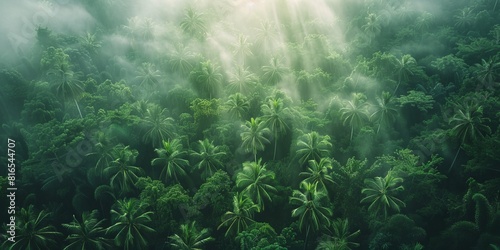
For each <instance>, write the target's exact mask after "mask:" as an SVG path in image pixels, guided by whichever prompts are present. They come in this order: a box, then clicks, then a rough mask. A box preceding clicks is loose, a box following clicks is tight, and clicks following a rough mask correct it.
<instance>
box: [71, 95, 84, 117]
mask: <svg viewBox="0 0 500 250" xmlns="http://www.w3.org/2000/svg"><path fill="white" fill-rule="evenodd" d="M73 100H74V101H75V104H76V108H77V109H78V113H79V114H80V118H82V119H83V116H82V111H80V105H78V102H77V101H76V99H75V98H73Z"/></svg>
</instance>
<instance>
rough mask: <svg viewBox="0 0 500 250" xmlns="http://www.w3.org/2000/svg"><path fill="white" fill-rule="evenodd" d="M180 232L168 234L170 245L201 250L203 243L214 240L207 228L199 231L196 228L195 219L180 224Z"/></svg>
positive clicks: (181, 248)
mask: <svg viewBox="0 0 500 250" xmlns="http://www.w3.org/2000/svg"><path fill="white" fill-rule="evenodd" d="M180 229H181V233H180V234H174V235H172V236H169V237H168V239H169V240H170V246H171V247H172V248H173V249H178V250H201V249H203V248H202V247H203V245H205V244H206V243H207V242H209V241H212V240H214V238H212V237H210V236H209V233H208V229H206V228H203V229H202V230H201V231H199V230H198V229H197V228H196V221H193V222H191V223H187V224H182V225H181V227H180Z"/></svg>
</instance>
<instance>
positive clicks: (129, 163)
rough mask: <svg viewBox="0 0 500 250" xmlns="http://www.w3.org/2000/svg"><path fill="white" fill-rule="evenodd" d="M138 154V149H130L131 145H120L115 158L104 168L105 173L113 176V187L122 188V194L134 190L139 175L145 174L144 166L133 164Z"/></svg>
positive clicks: (110, 181) (110, 184) (111, 184)
mask: <svg viewBox="0 0 500 250" xmlns="http://www.w3.org/2000/svg"><path fill="white" fill-rule="evenodd" d="M137 155H139V153H138V152H137V150H135V149H130V148H129V146H126V147H120V148H119V149H118V151H116V155H115V157H116V158H115V160H113V161H112V162H111V163H110V165H109V166H107V167H106V168H105V169H104V174H105V175H107V176H109V177H111V178H110V179H109V186H110V187H111V188H113V189H114V190H120V192H121V193H122V194H123V193H127V192H129V191H131V190H132V188H133V187H134V185H135V183H136V182H137V180H138V179H139V177H140V176H141V175H143V174H144V171H143V170H142V168H139V167H136V166H133V164H134V163H135V159H136V157H137Z"/></svg>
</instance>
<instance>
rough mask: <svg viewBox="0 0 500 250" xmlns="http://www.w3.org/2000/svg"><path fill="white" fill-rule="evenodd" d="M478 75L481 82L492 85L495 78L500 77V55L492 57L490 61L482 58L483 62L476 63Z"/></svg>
mask: <svg viewBox="0 0 500 250" xmlns="http://www.w3.org/2000/svg"><path fill="white" fill-rule="evenodd" d="M475 69H476V72H475V74H476V77H477V79H478V80H479V81H481V83H483V84H488V87H492V86H493V83H494V82H495V80H496V79H497V78H498V77H500V73H499V72H500V61H499V60H498V57H493V58H490V59H489V60H488V61H486V60H484V59H481V64H479V63H476V65H475Z"/></svg>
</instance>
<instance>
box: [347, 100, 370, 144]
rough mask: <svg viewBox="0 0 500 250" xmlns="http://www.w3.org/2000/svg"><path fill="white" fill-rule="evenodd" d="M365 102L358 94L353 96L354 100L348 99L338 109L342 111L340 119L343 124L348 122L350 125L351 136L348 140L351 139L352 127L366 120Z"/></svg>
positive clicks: (360, 124) (357, 126) (359, 125)
mask: <svg viewBox="0 0 500 250" xmlns="http://www.w3.org/2000/svg"><path fill="white" fill-rule="evenodd" d="M366 107H367V104H366V102H364V101H363V100H362V98H361V97H360V96H358V95H356V96H355V97H354V100H352V101H348V102H347V103H346V104H345V106H344V107H343V108H342V109H340V112H342V117H341V118H342V120H343V123H344V125H345V124H346V123H349V126H351V137H350V140H349V141H352V135H353V133H354V128H355V127H356V128H359V127H361V126H362V125H363V123H364V122H365V121H366V120H368V115H367V114H366Z"/></svg>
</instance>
